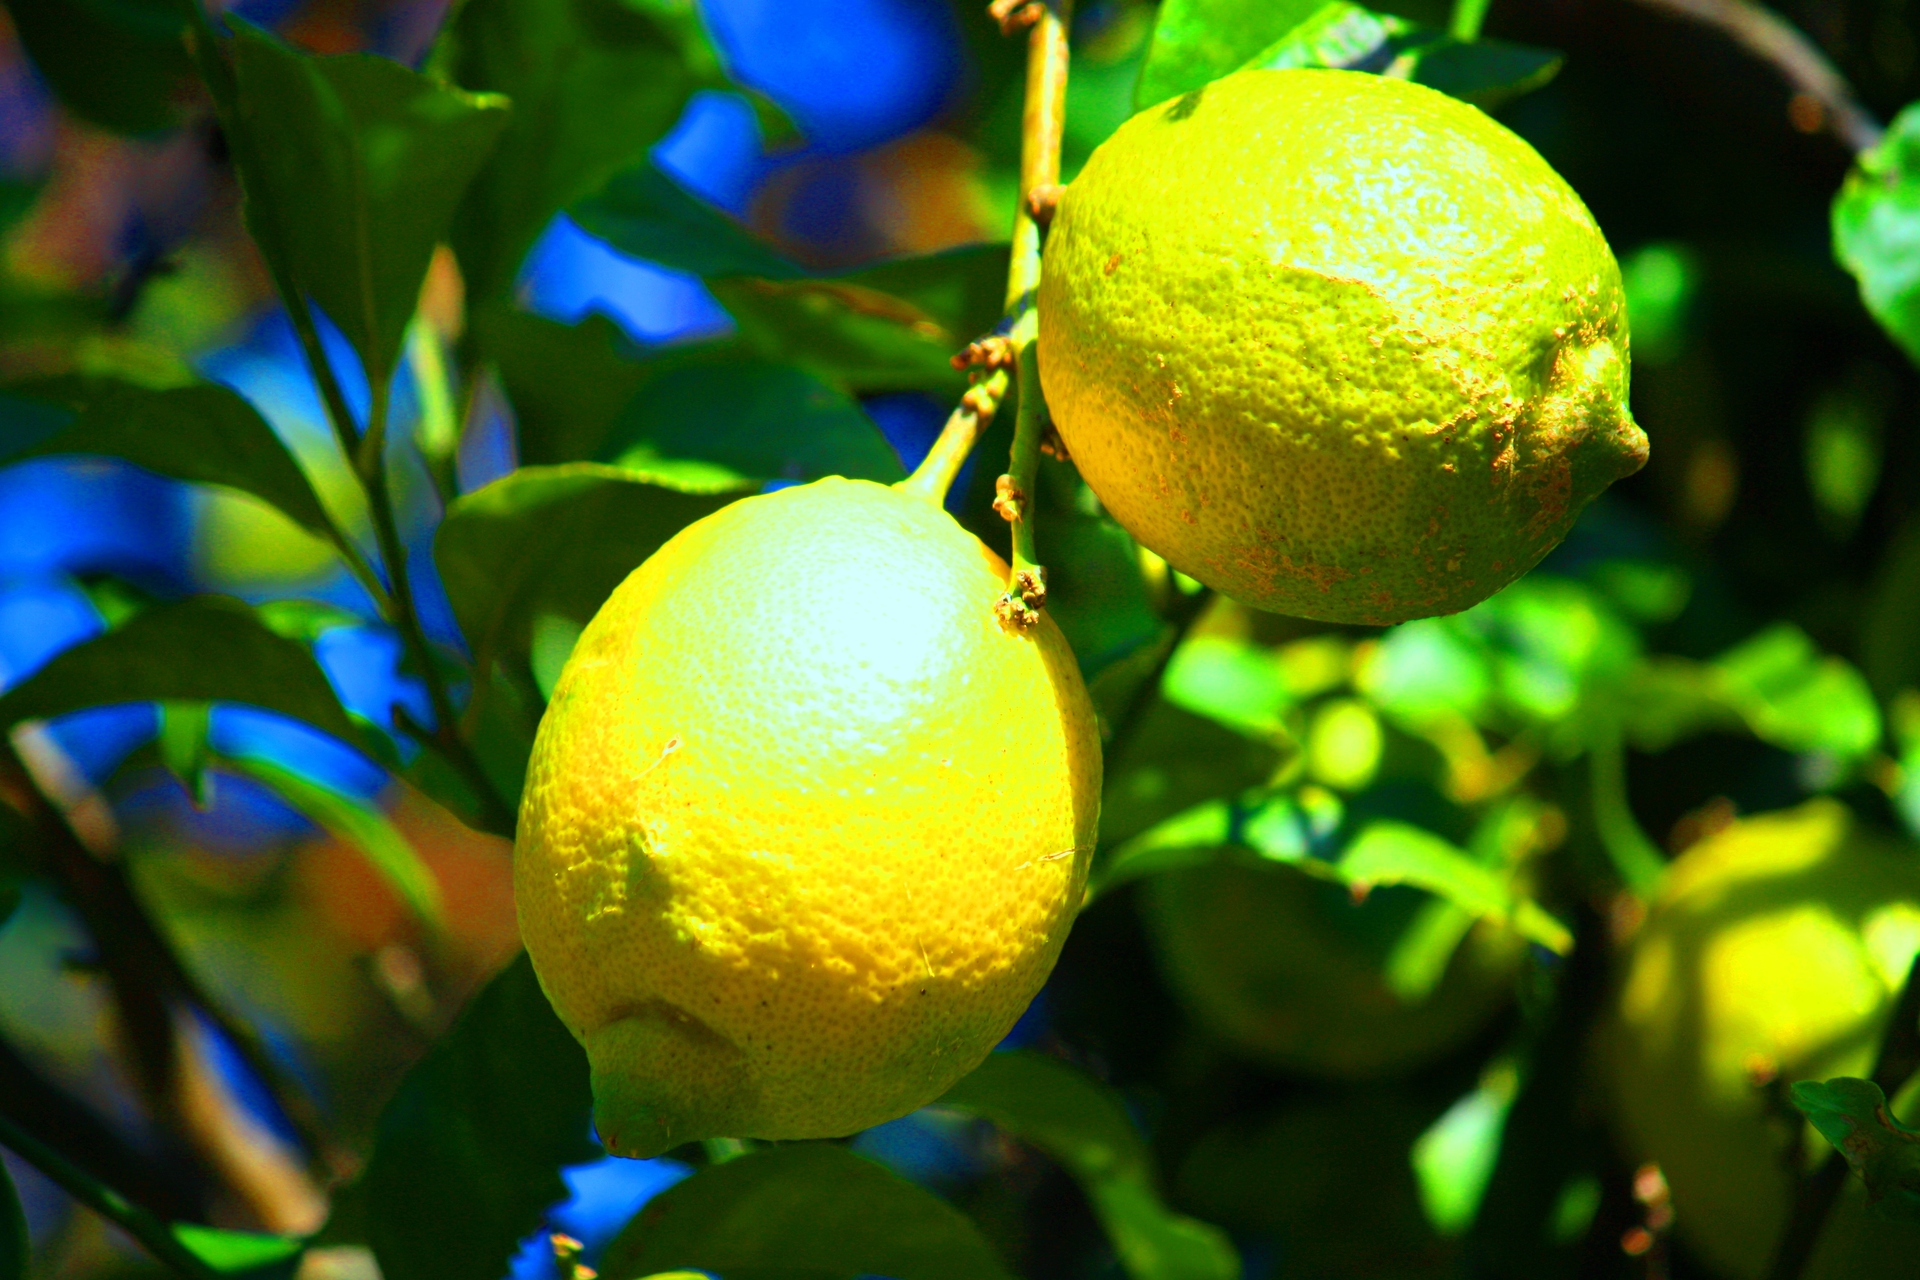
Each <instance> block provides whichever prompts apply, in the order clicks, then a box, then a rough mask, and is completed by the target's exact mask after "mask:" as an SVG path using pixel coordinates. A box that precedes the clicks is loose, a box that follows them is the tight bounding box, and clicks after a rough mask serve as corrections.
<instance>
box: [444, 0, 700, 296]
mask: <svg viewBox="0 0 1920 1280" xmlns="http://www.w3.org/2000/svg"><path fill="white" fill-rule="evenodd" d="M698 21H699V19H698V16H697V14H696V13H695V12H694V11H693V8H692V6H690V5H684V4H674V3H667V2H665V0H645V2H644V3H623V2H622V0H470V2H469V3H467V4H465V5H462V6H461V7H460V9H459V12H458V14H457V15H456V16H455V18H454V20H453V23H452V24H451V26H450V27H449V29H448V31H447V33H446V35H445V36H444V37H443V40H444V42H445V48H444V49H443V50H441V51H440V52H439V53H438V54H437V55H436V58H437V62H438V63H439V64H440V65H442V66H444V67H445V68H446V69H447V70H448V72H449V74H451V75H452V77H453V78H454V79H455V80H456V81H457V82H458V83H460V84H461V85H463V86H465V87H466V88H468V89H474V90H488V91H492V92H498V93H504V94H506V95H507V97H509V98H510V99H512V101H513V118H512V120H511V122H510V123H509V124H508V127H507V129H506V132H505V133H504V134H503V135H502V136H501V139H500V144H499V147H498V149H497V150H496V151H495V153H494V156H493V160H492V162H491V163H489V164H488V165H487V167H486V169H485V170H484V171H483V172H482V173H481V175H480V177H479V178H478V179H477V180H476V181H475V182H474V184H473V187H472V189H471V190H470V191H469V192H468V194H467V198H466V200H465V201H464V203H463V204H462V205H461V208H460V212H459V215H458V219H457V221H456V223H455V226H454V231H453V247H454V252H455V254H456V255H457V256H458V257H459V259H460V269H461V271H462V273H463V274H464V275H465V277H466V283H467V288H468V290H469V291H470V293H471V295H472V296H473V297H474V298H475V299H476V300H477V301H481V302H492V301H496V300H500V299H504V298H505V297H506V296H507V295H508V294H509V293H510V292H511V290H512V288H513V282H514V279H515V277H516V276H517V275H518V273H519V270H520V263H521V260H522V259H523V258H525V257H526V254H527V250H528V249H529V248H531V247H532V246H533V242H534V240H535V238H537V237H538V236H539V234H540V233H541V231H542V230H543V229H544V228H545V227H546V225H547V223H548V222H549V221H550V220H551V219H552V218H553V215H554V214H556V213H558V212H560V210H562V209H564V208H566V207H567V206H568V205H571V204H572V203H573V202H574V201H576V200H580V199H582V198H584V197H586V196H589V195H592V194H593V193H594V192H595V191H596V190H598V189H599V187H600V186H601V184H602V183H604V182H606V180H607V179H608V178H610V177H612V176H613V175H614V174H615V173H618V172H619V171H620V170H622V169H625V168H626V167H627V166H629V165H632V164H635V163H638V162H640V161H641V160H643V159H644V158H645V156H646V154H647V149H648V148H649V147H651V146H652V145H653V144H654V143H655V142H657V141H659V139H660V138H661V136H662V135H664V134H665V133H666V131H667V130H668V129H669V128H671V127H672V125H673V122H674V121H675V120H676V119H677V118H678V117H679V115H680V110H681V108H682V107H683V106H684V105H685V104H686V101H687V97H688V95H689V94H691V93H692V92H693V91H694V89H696V88H697V87H699V86H700V85H701V84H702V83H709V82H711V81H712V80H713V79H714V78H715V62H714V59H713V55H712V51H711V47H710V46H708V45H706V43H705V38H704V34H701V33H699V32H698V30H697V28H698ZM690 24H691V26H690Z"/></svg>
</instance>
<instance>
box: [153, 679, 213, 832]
mask: <svg viewBox="0 0 1920 1280" xmlns="http://www.w3.org/2000/svg"><path fill="white" fill-rule="evenodd" d="M212 722H213V708H212V707H211V706H209V705H208V704H207V703H204V702H163V703H161V704H160V744H159V745H160V763H161V764H163V765H165V766H166V767H167V771H168V772H169V773H171V774H173V776H174V777H176V778H178V779H180V782H181V785H183V786H185V787H186V789H187V792H188V794H190V795H192V796H193V802H194V803H195V804H196V805H199V806H201V807H202V808H204V807H205V806H206V804H207V801H208V791H207V763H208V753H207V730H208V729H209V727H210V726H211V725H212Z"/></svg>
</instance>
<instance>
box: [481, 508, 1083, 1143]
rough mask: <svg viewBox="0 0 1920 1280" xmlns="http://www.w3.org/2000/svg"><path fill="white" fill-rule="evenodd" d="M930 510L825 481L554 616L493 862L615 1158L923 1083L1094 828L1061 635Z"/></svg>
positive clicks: (1037, 931)
mask: <svg viewBox="0 0 1920 1280" xmlns="http://www.w3.org/2000/svg"><path fill="white" fill-rule="evenodd" d="M1006 575H1007V568H1006V565H1005V564H1004V563H1003V562H1002V561H1001V560H1000V559H999V558H998V557H997V556H995V555H994V554H993V553H992V552H991V551H989V550H987V548H986V547H985V546H984V545H982V544H981V543H980V542H979V540H977V539H976V538H974V537H973V536H972V535H971V534H968V533H966V532H965V531H964V530H962V529H961V528H960V526H959V525H957V524H955V523H954V521H953V520H952V518H951V517H949V516H948V515H947V514H946V513H945V512H944V511H942V510H941V509H940V508H939V507H937V506H935V505H934V504H933V503H931V502H928V501H926V500H924V499H922V498H918V497H914V496H911V495H908V494H905V493H901V492H899V491H897V490H893V489H888V488H885V487H883V486H880V485H876V484H871V483H868V482H866V481H858V480H844V479H840V478H838V477H833V478H829V479H825V480H821V481H818V482H816V483H814V484H810V485H806V486H803V487H795V488H788V489H783V490H780V491H777V492H774V493H770V494H765V495H761V496H757V497H752V498H746V499H744V500H742V501H740V502H737V503H734V504H733V505H731V506H728V507H726V508H724V509H722V510H721V511H719V512H716V513H715V514H713V515H711V516H709V517H707V518H706V519H704V520H701V521H699V522H698V523H695V524H693V525H690V526H688V527H687V528H686V529H684V530H682V531H681V532H680V533H679V534H678V535H677V536H675V537H674V538H673V539H672V540H671V541H670V542H668V543H667V544H666V545H665V546H664V547H662V548H661V549H660V550H659V551H658V552H657V553H655V554H654V555H653V557H652V558H650V559H649V560H648V561H647V562H646V563H645V564H643V565H641V566H640V568H639V569H637V570H635V571H634V573H633V574H632V575H631V576H630V577H628V578H627V580H626V581H625V582H624V583H622V584H621V586H620V587H619V588H618V589H617V590H616V591H615V592H614V593H613V595H612V597H611V598H610V599H608V601H607V602H606V604H605V605H604V606H603V607H602V608H601V610H600V612H599V614H598V615H597V616H596V617H595V618H594V619H593V621H592V622H591V623H589V624H588V625H587V628H586V630H585V631H584V632H583V633H582V634H581V637H580V641H579V644H578V645H577V646H576V648H575V649H574V652H573V655H572V657H571V658H569V659H568V661H567V664H566V666H565V668H564V669H563V670H562V672H561V674H560V678H559V682H558V684H557V685H556V686H555V688H554V692H553V699H552V702H551V703H550V704H549V706H548V709H547V713H546V716H545V718H544V719H543V720H542V721H541V724H540V730H539V734H538V736H537V738H536V740H535V743H534V748H533V757H532V760H531V762H530V764H529V766H528V771H527V785H526V791H525V795H524V798H523V800H522V805H521V812H520V824H519V830H518V839H517V842H516V845H515V851H514V885H515V893H516V899H517V902H518V907H519V914H520V929H521V933H522V936H523V937H524V939H525V941H526V945H527V950H528V953H529V954H530V955H531V957H532V959H533V964H534V968H535V971H536V972H537V973H538V974H539V976H540V981H541V985H542V987H543V988H544V989H545V990H546V993H547V996H548V998H549V999H550V1000H551V1001H552V1003H553V1006H554V1009H555V1011H556V1012H558V1014H559V1015H560V1018H561V1020H562V1021H563V1022H564V1023H565V1024H566V1025H567V1027H568V1029H569V1030H571V1031H572V1032H573V1034H574V1035H575V1036H576V1037H578V1038H579V1039H580V1041H581V1043H582V1044H584V1045H585V1046H586V1050H587V1054H588V1056H589V1057H590V1058H591V1060H592V1066H593V1091H594V1118H595V1123H596V1125H597V1126H598V1128H599V1130H600V1136H601V1139H602V1140H603V1141H604V1142H605V1143H606V1144H607V1146H608V1148H609V1149H610V1150H612V1151H614V1152H616V1153H617V1154H621V1155H637V1156H645V1155H652V1154H657V1153H658V1152H660V1151H663V1150H665V1149H667V1148H669V1147H671V1146H674V1145H676V1144H678V1143H680V1142H683V1141H687V1140H689V1139H696V1138H706V1137H715V1136H722V1135H724V1136H730V1137H754V1138H819V1137H832V1136H838V1135H842V1134H847V1133H851V1132H853V1131H855V1130H858V1129H862V1128H865V1127H867V1126H869V1125H874V1124H878V1123H881V1122H883V1121H886V1120H890V1119H893V1118H894V1117H897V1116H900V1115H903V1114H905V1113H906V1112H908V1111H910V1110H912V1109H913V1108H915V1107H918V1106H921V1105H923V1104H925V1103H927V1102H930V1101H932V1100H933V1099H934V1098H936V1097H938V1096H939V1095H940V1094H941V1093H943V1092H945V1090H946V1089H947V1087H948V1086H949V1085H951V1084H952V1083H953V1082H954V1081H955V1080H957V1079H959V1078H960V1077H961V1076H962V1075H964V1074H966V1072H968V1071H970V1070H971V1069H972V1068H973V1067H974V1066H976V1065H977V1064H978V1063H979V1062H980V1060H981V1059H982V1058H984V1057H985V1056H986V1054H987V1052H988V1051H989V1050H990V1049H991V1048H992V1047H993V1045H994V1044H995V1043H996V1042H997V1041H998V1040H999V1039H1000V1038H1001V1037H1002V1036H1003V1035H1004V1034H1005V1033H1006V1031H1007V1030H1008V1028H1010V1027H1011V1026H1012V1025H1013V1023H1014V1021H1015V1020H1016V1019H1017V1018H1018V1017H1019V1015H1020V1013H1021V1011H1022V1010H1023V1009H1024V1008H1025V1007H1026V1005H1027V1003H1028V1002H1029V1001H1030V1000H1031V999H1032V997H1033V995H1034V993H1035V992H1036V991H1038V990H1039V988H1040V985H1041V983H1042V982H1043V981H1044V980H1045V978H1046V976H1047V973H1048V971H1049V970H1050V969H1051V968H1052V966H1053V963H1054V960H1055V959H1056V958H1057V956H1058V955H1059V951H1060V947H1061V944H1062V942H1063V941H1064V940H1065V937H1066V932H1067V928H1068V925H1069V924H1070V922H1071V920H1072V917H1073V914H1074V910H1075V908H1076V907H1077V905H1078V903H1079V900H1080V895H1081V889H1082V885H1083V884H1084V881H1085V878H1086V872H1087V864H1088V859H1089V856H1090V854H1091V851H1092V847H1093V843H1094V832H1095V829H1096V824H1097V820H1098V809H1099V794H1100V747H1099V734H1098V730H1097V727H1096V724H1095V720H1094V714H1093V710H1092V705H1091V703H1090V702H1089V700H1088V698H1087V693H1086V689H1085V686H1084V685H1083V684H1082V682H1081V678H1080V674H1079V669H1078V667H1077V666H1076V665H1075V663H1074V659H1073V654H1072V653H1071V651H1070V650H1069V649H1068V647H1067V643H1066V641H1065V639H1064V638H1063V637H1062V636H1061V634H1060V632H1059V630H1058V629H1057V628H1056V627H1054V626H1053V625H1052V624H1051V623H1050V622H1045V621H1043V622H1041V623H1040V625H1039V626H1037V627H1035V628H1033V629H1032V630H1030V631H1026V632H1019V631H1013V630H1008V629H1004V628H1003V627H1002V626H1001V625H1000V623H999V622H998V621H997V619H996V618H995V616H994V608H993V606H994V603H995V601H996V600H997V599H998V598H999V597H1000V595H1001V593H1002V592H1003V591H1004V590H1005V587H1006Z"/></svg>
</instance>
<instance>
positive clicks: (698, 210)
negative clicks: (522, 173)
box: [567, 160, 812, 280]
mask: <svg viewBox="0 0 1920 1280" xmlns="http://www.w3.org/2000/svg"><path fill="white" fill-rule="evenodd" d="M567 213H568V215H569V216H570V217H571V218H572V219H573V220H574V221H575V222H576V223H578V224H579V225H580V228H581V230H583V231H585V232H587V234H589V235H594V236H598V237H600V239H602V240H605V241H606V242H607V243H608V244H610V245H612V246H613V247H614V248H616V249H618V250H620V252H622V253H625V254H628V255H630V256H632V257H635V258H645V259H646V260H647V261H649V262H654V263H658V264H659V265H660V266H663V267H669V268H671V269H673V270H675V271H684V272H686V273H688V274H689V275H696V276H703V277H709V276H761V277H764V278H766V279H769V280H792V279H797V278H799V277H801V276H805V275H810V274H812V273H810V272H809V271H807V270H806V269H805V268H804V267H800V266H796V265H795V264H793V263H792V262H789V261H788V260H787V259H786V258H784V257H782V256H781V255H780V254H779V253H778V252H776V251H775V250H774V249H773V248H772V247H771V246H769V245H768V244H767V243H766V242H765V241H763V240H761V239H760V238H759V237H758V236H756V235H754V234H753V233H752V232H751V231H749V230H747V229H746V228H745V227H743V226H741V225H740V224H739V223H738V222H736V221H734V220H733V219H732V218H730V217H728V216H727V215H726V214H725V213H723V212H721V211H720V210H719V209H716V208H714V207H713V206H712V205H710V204H708V203H707V202H706V201H704V200H702V199H700V198H699V197H698V196H695V195H692V194H690V193H689V192H688V191H687V190H686V189H685V188H683V187H681V186H680V184H679V183H677V182H675V181H674V180H673V179H672V178H670V177H668V176H667V174H666V173H665V172H664V171H663V170H662V169H661V168H660V166H659V165H657V164H655V163H654V162H653V161H651V160H648V161H645V162H644V163H642V164H637V165H634V166H633V167H632V168H630V169H624V170H622V171H621V172H619V173H617V174H615V175H614V176H613V177H612V178H611V179H610V180H608V182H607V184H606V185H605V186H603V187H601V188H600V190H599V191H597V192H595V193H594V194H593V195H591V196H588V197H587V198H586V199H585V200H581V201H578V202H576V203H575V204H574V205H573V206H572V207H571V208H569V209H568V210H567Z"/></svg>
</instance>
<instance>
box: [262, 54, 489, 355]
mask: <svg viewBox="0 0 1920 1280" xmlns="http://www.w3.org/2000/svg"><path fill="white" fill-rule="evenodd" d="M233 55H234V57H233V67H234V82H235V86H236V95H237V96H236V103H235V112H236V118H235V119H234V120H233V121H231V122H230V128H231V129H232V130H233V132H234V133H235V134H236V137H235V148H234V154H235V159H236V161H237V162H238V165H239V169H240V174H241V181H242V184H243V185H244V187H245V189H246V193H247V223H248V226H249V228H250V229H251V230H252V231H253V233H254V238H255V239H256V240H257V241H259V243H260V247H261V249H262V250H263V251H264V252H265V253H266V255H267V257H268V259H269V261H272V262H274V263H276V264H277V266H278V268H279V270H280V272H281V273H283V274H284V276H285V278H286V279H287V280H289V281H290V282H291V283H292V285H293V287H295V288H297V289H299V290H300V291H301V292H303V293H305V294H308V295H310V296H311V297H312V298H313V300H314V301H315V302H316V303H318V304H319V306H320V309H321V310H322V311H324V312H326V314H327V316H328V317H329V318H330V319H332V321H333V322H334V323H335V324H337V325H338V326H339V327H340V329H341V331H342V332H343V333H345V334H346V336H347V338H348V340H349V341H350V342H351V343H352V344H353V346H354V349H355V350H356V351H358V352H359V353H360V358H361V359H362V360H363V361H364V362H365V364H366V367H367V372H368V377H369V380H370V381H371V382H373V383H374V385H375V386H376V387H382V388H383V387H384V386H385V380H386V378H387V375H388V374H390V373H391V372H392V370H393V367H394V362H395V360H396V359H397V357H398V355H399V351H400V344H401V341H402V340H403V339H404V337H405V335H406V327H407V322H408V321H409V320H411V319H412V318H413V312H414V307H415V304H416V303H417V302H418V301H419V296H420V286H421V282H422V281H423V280H424V279H425V278H426V274H427V263H428V261H429V260H430V259H431V258H432V256H433V249H434V246H435V245H436V244H438V243H439V242H440V241H441V240H442V239H444V238H445V236H446V233H447V227H448V224H449V223H450V221H451V220H452V217H453V212H454V208H455V206H456V205H457V204H458V203H459V201H460V197H461V194H462V193H463V192H464V191H465V190H466V188H467V184H468V183H469V182H471V181H472V180H473V177H474V175H475V174H476V173H478V172H479V171H480V166H481V165H482V164H483V163H484V162H485V161H486V158H487V155H488V153H489V152H490V151H492V149H493V146H494V143H495V140H496V139H497V138H498V137H499V136H500V132H501V129H502V127H503V126H504V125H505V124H506V122H507V104H506V102H505V100H504V99H502V98H499V97H497V96H488V95H474V94H469V93H463V92H461V91H460V90H458V89H453V88H449V87H447V86H446V85H443V84H439V83H437V82H435V81H433V80H431V79H429V78H428V77H426V76H423V75H421V74H419V73H418V72H415V71H412V70H409V69H408V68H406V67H403V66H401V65H400V64H399V63H397V62H393V61H391V60H389V59H386V58H379V57H374V56H371V55H367V54H343V55H340V56H337V57H325V58H322V57H315V56H313V55H311V54H306V53H301V52H297V51H295V50H294V49H291V48H289V47H288V46H286V45H284V44H281V43H280V42H279V41H277V40H274V39H272V38H270V37H268V36H265V35H262V34H260V33H259V32H257V31H254V30H252V29H249V28H244V27H243V28H241V29H240V30H239V31H238V32H237V33H236V34H235V36H234V39H233Z"/></svg>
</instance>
